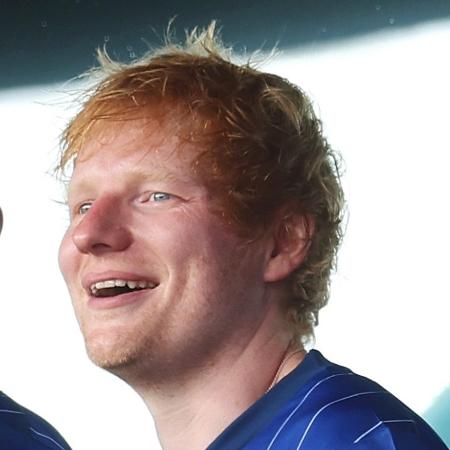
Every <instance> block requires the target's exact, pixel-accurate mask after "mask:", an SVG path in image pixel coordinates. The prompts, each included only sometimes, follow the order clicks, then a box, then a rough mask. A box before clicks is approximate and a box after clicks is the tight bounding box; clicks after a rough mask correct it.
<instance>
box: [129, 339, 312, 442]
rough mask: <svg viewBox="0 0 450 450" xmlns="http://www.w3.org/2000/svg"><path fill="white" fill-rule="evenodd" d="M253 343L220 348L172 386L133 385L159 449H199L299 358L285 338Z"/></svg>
mask: <svg viewBox="0 0 450 450" xmlns="http://www.w3.org/2000/svg"><path fill="white" fill-rule="evenodd" d="M255 344H256V343H254V345H249V346H247V347H246V348H245V349H244V351H242V352H241V353H240V354H239V355H236V354H233V353H231V352H230V353H228V354H227V352H223V354H222V355H221V356H222V357H221V358H220V360H219V361H217V362H216V363H215V364H213V365H211V366H208V367H207V368H203V369H202V370H201V371H200V372H199V373H196V374H195V376H192V377H190V378H189V379H185V380H183V381H182V382H179V383H177V384H176V385H173V384H170V385H167V386H162V385H159V386H152V387H145V386H135V388H136V390H137V391H138V393H139V394H140V395H141V397H142V398H143V399H144V401H145V403H146V404H147V407H148V408H149V410H150V411H151V413H152V416H153V418H154V420H155V424H156V428H157V431H158V435H159V438H160V441H161V445H162V447H163V449H164V450H181V449H183V450H184V449H186V448H189V449H192V450H203V449H205V448H206V447H207V446H208V445H209V444H210V443H211V442H212V441H213V440H214V439H215V438H216V437H217V436H218V435H219V434H220V433H221V432H222V431H223V430H224V429H225V428H226V427H227V426H228V425H229V424H231V422H233V421H234V420H235V419H236V418H237V417H238V416H239V415H241V414H242V413H243V412H244V411H245V410H246V409H248V408H249V407H250V406H251V405H252V404H253V403H254V402H255V401H256V400H258V399H259V398H260V397H262V396H263V395H264V394H265V393H266V392H267V390H269V389H270V388H271V387H273V385H275V384H276V383H277V382H279V381H280V380H281V379H282V378H283V377H284V376H286V375H287V374H288V373H290V372H291V371H292V370H293V369H294V368H295V367H296V366H297V365H298V364H299V363H300V362H301V360H302V359H303V357H304V352H303V350H300V349H299V347H298V346H293V344H292V343H291V342H290V338H289V337H288V336H281V337H280V336H279V335H277V336H274V337H273V338H272V339H269V340H268V341H265V342H263V343H260V345H255ZM255 368H256V369H255Z"/></svg>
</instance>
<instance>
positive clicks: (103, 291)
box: [89, 279, 157, 297]
mask: <svg viewBox="0 0 450 450" xmlns="http://www.w3.org/2000/svg"><path fill="white" fill-rule="evenodd" d="M156 286H157V284H156V283H153V282H151V281H135V280H122V279H111V280H103V281H97V282H96V283H93V284H91V285H90V287H89V289H90V292H91V294H92V296H93V297H115V296H117V295H122V294H128V293H130V292H134V291H141V290H143V289H154V288H155V287H156Z"/></svg>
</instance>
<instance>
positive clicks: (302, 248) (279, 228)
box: [264, 214, 314, 282]
mask: <svg viewBox="0 0 450 450" xmlns="http://www.w3.org/2000/svg"><path fill="white" fill-rule="evenodd" d="M313 233H314V220H313V218H312V217H311V216H305V215H299V214H295V215H290V216H284V217H282V219H281V220H280V221H279V222H278V224H277V225H276V227H275V228H274V232H273V240H272V244H273V245H272V248H271V253H270V255H269V257H268V259H267V263H266V268H265V272H264V281H266V282H275V281H281V280H283V279H285V278H287V277H288V276H289V275H290V274H291V273H292V272H293V271H294V270H295V269H296V268H297V267H299V266H300V265H301V264H302V262H303V261H304V260H305V258H306V256H307V254H308V250H309V247H310V243H311V238H312V236H313Z"/></svg>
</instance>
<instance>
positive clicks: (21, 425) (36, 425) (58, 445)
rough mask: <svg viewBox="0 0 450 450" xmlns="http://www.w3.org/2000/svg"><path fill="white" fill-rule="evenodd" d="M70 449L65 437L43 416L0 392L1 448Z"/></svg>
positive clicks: (17, 449) (33, 449) (14, 449)
mask: <svg viewBox="0 0 450 450" xmlns="http://www.w3.org/2000/svg"><path fill="white" fill-rule="evenodd" d="M27 449H30V450H50V449H53V450H68V449H70V447H69V445H68V444H67V443H66V441H65V440H64V439H63V437H62V436H61V435H60V434H59V433H58V431H56V429H55V428H53V427H52V426H51V425H50V424H49V423H48V422H46V421H45V420H44V419H43V418H42V417H40V416H38V415H37V414H35V413H33V412H32V411H30V410H28V409H26V408H24V407H23V406H21V405H19V404H18V403H17V402H15V401H14V400H12V399H11V398H10V397H8V396H7V395H5V394H3V393H2V392H0V450H27Z"/></svg>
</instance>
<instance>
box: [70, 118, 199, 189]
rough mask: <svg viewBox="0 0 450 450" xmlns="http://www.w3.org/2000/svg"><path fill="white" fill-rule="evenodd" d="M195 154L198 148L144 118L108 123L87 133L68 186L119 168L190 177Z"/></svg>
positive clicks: (163, 124)
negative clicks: (80, 179)
mask: <svg viewBox="0 0 450 450" xmlns="http://www.w3.org/2000/svg"><path fill="white" fill-rule="evenodd" d="M196 152H198V146H196V147H195V146H194V145H192V144H190V143H189V142H188V141H187V140H184V139H182V138H181V137H180V136H178V134H177V133H176V131H175V130H174V129H173V128H172V127H171V126H170V124H167V123H161V122H160V121H157V120H148V119H146V120H132V121H121V122H108V123H105V124H103V125H102V126H97V127H96V128H95V129H93V130H92V131H91V132H90V133H89V136H88V137H87V138H86V141H85V145H83V147H82V148H81V150H80V152H79V153H78V156H77V158H76V160H75V165H74V171H73V174H72V178H71V182H70V184H71V185H72V184H73V183H74V182H76V181H77V180H78V179H79V178H91V177H92V176H93V175H94V174H99V173H110V174H111V175H112V174H114V173H115V172H117V171H120V170H122V169H126V170H127V171H131V172H136V174H138V173H139V172H143V173H145V174H146V175H151V173H153V172H161V171H165V172H166V175H167V176H168V177H169V176H170V175H171V174H173V175H177V176H182V175H183V176H190V177H191V176H192V175H193V173H192V172H193V171H192V160H193V158H194V156H195V154H196Z"/></svg>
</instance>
